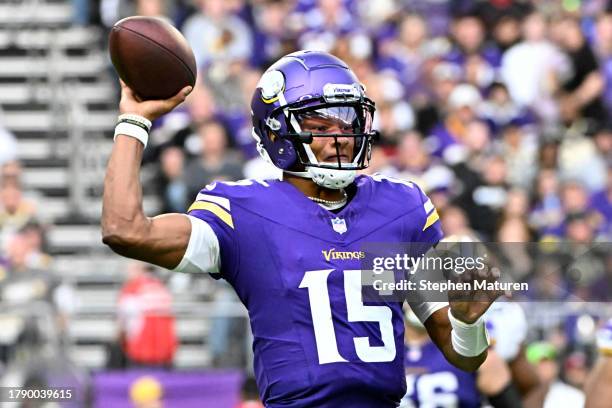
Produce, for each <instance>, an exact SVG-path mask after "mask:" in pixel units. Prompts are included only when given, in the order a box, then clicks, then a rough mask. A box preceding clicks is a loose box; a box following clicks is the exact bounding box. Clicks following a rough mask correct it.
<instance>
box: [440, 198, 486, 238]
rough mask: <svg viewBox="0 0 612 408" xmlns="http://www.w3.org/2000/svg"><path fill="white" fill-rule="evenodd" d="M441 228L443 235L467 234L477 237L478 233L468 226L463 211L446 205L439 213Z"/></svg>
mask: <svg viewBox="0 0 612 408" xmlns="http://www.w3.org/2000/svg"><path fill="white" fill-rule="evenodd" d="M440 219H441V221H442V230H443V231H444V235H445V236H447V237H448V236H453V235H455V236H468V237H475V238H478V234H476V232H475V231H474V230H472V229H471V228H470V224H469V221H468V218H467V216H466V214H465V212H464V211H463V210H462V209H461V208H459V207H455V206H449V207H447V208H446V209H445V210H444V211H443V212H442V213H441V214H440Z"/></svg>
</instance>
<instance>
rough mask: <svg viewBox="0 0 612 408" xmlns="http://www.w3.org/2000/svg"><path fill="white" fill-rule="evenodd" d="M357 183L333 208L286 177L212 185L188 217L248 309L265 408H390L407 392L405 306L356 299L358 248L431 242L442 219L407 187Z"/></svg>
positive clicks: (381, 181) (381, 180) (377, 180)
mask: <svg viewBox="0 0 612 408" xmlns="http://www.w3.org/2000/svg"><path fill="white" fill-rule="evenodd" d="M355 186H356V193H355V196H354V197H353V198H352V200H351V201H350V202H349V203H348V205H346V206H345V207H344V208H343V209H342V210H341V211H340V212H337V213H334V212H330V211H328V210H326V209H324V208H322V207H321V206H319V205H318V204H316V203H314V202H312V201H311V200H310V199H308V197H306V196H305V195H304V194H303V193H301V192H300V191H299V190H298V189H297V188H296V187H294V186H293V185H291V184H290V183H288V182H283V181H279V180H269V181H252V180H244V181H240V182H235V183H216V184H213V185H210V186H207V187H206V188H205V189H203V190H202V191H201V193H200V194H199V195H198V198H197V200H198V201H196V203H199V204H198V205H194V206H192V208H199V209H194V210H192V211H190V212H189V214H190V215H193V216H195V217H198V218H200V219H202V220H204V221H206V222H207V223H208V224H209V225H210V226H211V228H212V229H213V231H214V232H215V234H216V235H217V237H218V240H219V246H220V252H221V271H220V274H216V275H220V276H221V277H223V278H224V279H226V280H227V281H228V282H229V283H230V284H231V285H232V286H233V287H234V289H235V290H236V292H237V294H238V296H239V297H240V299H241V301H242V302H243V303H244V305H245V306H246V308H247V309H248V311H249V317H250V322H251V329H252V331H253V337H254V341H253V351H254V367H255V374H256V376H257V383H258V386H259V390H260V395H261V398H262V401H263V402H264V404H265V405H266V406H267V407H319V408H325V407H329V408H331V407H333V408H338V407H351V408H384V407H395V406H397V404H399V401H400V400H401V398H402V396H403V395H404V393H405V378H404V368H403V350H404V348H403V347H404V346H403V336H404V328H403V314H402V307H401V306H402V305H401V304H400V303H399V302H380V301H379V302H367V301H366V302H364V301H363V298H362V293H361V271H360V270H359V269H360V266H361V263H360V262H361V260H362V256H361V255H360V254H361V252H360V251H361V250H362V249H361V246H362V244H363V243H364V242H394V243H397V242H428V243H431V245H433V244H435V243H437V242H438V241H439V240H440V239H441V236H442V233H441V230H440V225H439V224H440V222H439V221H436V219H437V213H436V214H434V212H435V210H434V209H433V206H432V205H431V202H430V201H429V200H428V198H427V197H426V196H425V195H424V194H423V193H422V192H421V190H420V189H419V188H418V187H417V186H416V185H414V184H412V183H409V182H405V181H400V180H393V179H388V178H385V177H382V176H372V177H369V176H359V177H357V179H356V181H355ZM434 215H435V217H434ZM213 276H215V275H213Z"/></svg>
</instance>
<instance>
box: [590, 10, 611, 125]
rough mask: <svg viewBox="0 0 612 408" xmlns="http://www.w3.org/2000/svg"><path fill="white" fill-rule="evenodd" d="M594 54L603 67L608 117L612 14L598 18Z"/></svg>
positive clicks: (606, 13)
mask: <svg viewBox="0 0 612 408" xmlns="http://www.w3.org/2000/svg"><path fill="white" fill-rule="evenodd" d="M593 52H594V53H595V55H596V56H597V60H598V62H599V65H600V67H601V69H600V71H601V74H602V76H603V79H604V91H603V100H604V105H605V108H606V111H607V113H608V115H610V114H612V12H611V11H607V12H605V13H601V14H600V15H599V16H597V22H596V25H595V36H594V38H593Z"/></svg>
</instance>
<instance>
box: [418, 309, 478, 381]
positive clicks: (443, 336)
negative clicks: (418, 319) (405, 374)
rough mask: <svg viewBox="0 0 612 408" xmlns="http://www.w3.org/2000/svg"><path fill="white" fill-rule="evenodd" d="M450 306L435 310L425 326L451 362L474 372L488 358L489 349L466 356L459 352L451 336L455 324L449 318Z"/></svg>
mask: <svg viewBox="0 0 612 408" xmlns="http://www.w3.org/2000/svg"><path fill="white" fill-rule="evenodd" d="M448 314H449V308H448V307H444V308H442V309H440V310H437V311H435V312H434V313H433V314H432V315H431V316H430V317H429V319H427V321H426V322H425V328H426V329H427V333H429V337H431V339H432V340H433V342H434V343H435V344H436V346H438V348H439V349H440V351H442V353H443V354H444V357H445V358H446V360H448V362H449V363H451V364H452V365H454V366H455V367H458V368H460V369H462V370H464V371H469V372H474V371H476V370H477V369H478V367H480V365H481V364H482V363H483V362H484V361H485V359H486V358H487V350H486V348H485V349H484V351H482V352H480V353H478V354H476V355H474V356H464V355H462V354H459V353H458V352H457V350H455V348H454V347H453V344H452V340H451V338H452V337H451V336H452V330H453V326H452V325H451V322H450V320H449V316H448Z"/></svg>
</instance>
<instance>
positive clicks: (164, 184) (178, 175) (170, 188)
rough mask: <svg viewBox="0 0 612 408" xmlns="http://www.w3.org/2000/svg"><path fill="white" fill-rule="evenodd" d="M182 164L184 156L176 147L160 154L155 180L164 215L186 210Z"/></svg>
mask: <svg viewBox="0 0 612 408" xmlns="http://www.w3.org/2000/svg"><path fill="white" fill-rule="evenodd" d="M183 163H184V154H183V151H182V150H181V149H180V148H178V147H169V148H167V149H165V150H164V151H163V152H162V154H161V166H160V167H161V168H160V170H161V171H160V174H159V176H158V177H156V178H155V180H156V183H157V184H158V189H159V195H160V197H161V198H162V211H164V212H165V213H171V212H182V211H185V209H186V208H187V207H186V206H187V205H188V204H187V201H188V197H187V186H186V185H185V181H184V164H183ZM189 199H190V198H189Z"/></svg>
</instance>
